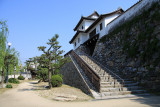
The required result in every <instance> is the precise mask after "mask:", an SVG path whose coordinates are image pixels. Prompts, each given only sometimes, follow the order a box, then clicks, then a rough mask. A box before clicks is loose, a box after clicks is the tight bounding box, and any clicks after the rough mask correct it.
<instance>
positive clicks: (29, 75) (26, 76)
mask: <svg viewBox="0 0 160 107" xmlns="http://www.w3.org/2000/svg"><path fill="white" fill-rule="evenodd" d="M21 75H22V76H23V77H24V78H25V79H28V78H32V76H31V74H30V73H29V74H21ZM19 76H20V74H16V75H15V78H18V77H19ZM8 78H14V75H8Z"/></svg>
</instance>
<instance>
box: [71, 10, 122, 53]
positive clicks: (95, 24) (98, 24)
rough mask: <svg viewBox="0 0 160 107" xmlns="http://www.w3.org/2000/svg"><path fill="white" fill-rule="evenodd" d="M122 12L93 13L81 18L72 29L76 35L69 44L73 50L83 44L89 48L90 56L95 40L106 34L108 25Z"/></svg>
mask: <svg viewBox="0 0 160 107" xmlns="http://www.w3.org/2000/svg"><path fill="white" fill-rule="evenodd" d="M123 12H124V11H123V9H122V8H118V9H117V10H116V11H113V12H111V13H107V14H101V15H99V14H98V13H97V12H96V11H94V12H93V13H92V14H91V15H89V16H87V17H84V16H82V17H81V19H80V20H79V22H78V24H77V25H76V27H75V28H74V31H75V32H76V33H75V35H74V36H73V38H72V39H71V40H70V42H69V43H70V44H73V47H74V50H75V49H77V48H78V47H79V46H80V45H81V44H85V45H87V46H89V49H90V53H91V54H92V53H93V50H94V47H95V45H96V42H97V40H98V39H99V38H101V37H103V36H104V35H106V34H108V24H109V23H110V22H111V21H112V20H114V19H115V18H117V17H118V16H119V15H121V14H122V13H123Z"/></svg>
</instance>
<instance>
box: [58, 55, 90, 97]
mask: <svg viewBox="0 0 160 107" xmlns="http://www.w3.org/2000/svg"><path fill="white" fill-rule="evenodd" d="M67 57H69V56H67ZM60 73H61V74H62V75H63V82H64V84H67V85H70V86H73V87H76V88H79V89H81V90H82V91H83V92H84V93H86V94H90V92H89V89H88V87H87V85H86V83H85V82H84V80H83V78H82V76H81V74H80V73H79V71H78V69H77V68H76V66H75V64H74V63H73V61H72V60H71V61H70V62H68V63H66V64H65V65H64V66H63V67H62V68H61V69H60Z"/></svg>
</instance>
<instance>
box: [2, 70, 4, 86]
mask: <svg viewBox="0 0 160 107" xmlns="http://www.w3.org/2000/svg"><path fill="white" fill-rule="evenodd" d="M3 78H4V71H3V70H2V80H1V86H2V88H3V80H4V79H3Z"/></svg>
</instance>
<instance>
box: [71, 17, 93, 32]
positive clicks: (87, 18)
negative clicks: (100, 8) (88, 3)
mask: <svg viewBox="0 0 160 107" xmlns="http://www.w3.org/2000/svg"><path fill="white" fill-rule="evenodd" d="M84 19H85V20H93V21H94V20H96V19H94V18H89V17H83V16H82V17H81V19H80V20H79V22H78V24H77V25H76V27H75V28H74V29H73V30H74V31H76V30H77V28H78V27H79V25H80V24H81V23H82V21H83V20H84Z"/></svg>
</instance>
